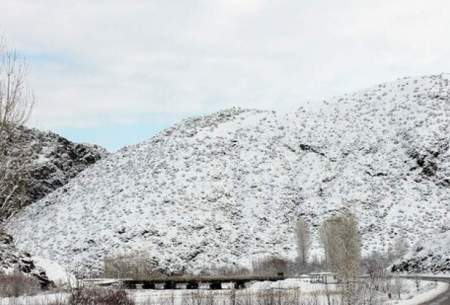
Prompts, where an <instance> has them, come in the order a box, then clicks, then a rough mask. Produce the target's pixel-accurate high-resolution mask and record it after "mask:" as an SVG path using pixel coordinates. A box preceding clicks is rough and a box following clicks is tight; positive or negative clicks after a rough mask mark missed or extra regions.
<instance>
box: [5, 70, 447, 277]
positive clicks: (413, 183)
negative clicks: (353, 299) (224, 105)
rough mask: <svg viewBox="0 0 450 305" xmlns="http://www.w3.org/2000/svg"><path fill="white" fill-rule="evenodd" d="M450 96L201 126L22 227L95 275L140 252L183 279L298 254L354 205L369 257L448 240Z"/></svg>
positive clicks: (20, 219)
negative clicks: (307, 232) (303, 236)
mask: <svg viewBox="0 0 450 305" xmlns="http://www.w3.org/2000/svg"><path fill="white" fill-rule="evenodd" d="M449 93H450V85H449V76H447V75H437V76H426V77H418V78H405V79H400V80H398V81H395V82H392V83H385V84H381V85H378V86H376V87H373V88H370V89H367V90H364V91H361V92H357V93H354V94H348V95H344V96H342V97H338V98H333V99H331V100H328V101H324V102H322V103H320V104H318V105H315V107H311V109H308V110H304V109H300V110H298V111H297V112H295V113H291V114H288V115H282V116H281V115H278V114H277V113H275V112H267V111H258V110H242V109H230V110H226V111H222V112H218V113H214V114H211V115H208V116H203V117H198V118H193V119H188V120H185V121H183V122H181V123H180V124H178V125H175V126H174V127H172V128H170V129H167V130H165V131H163V132H161V133H160V134H158V135H157V136H155V137H153V138H151V139H150V140H148V141H146V142H143V143H141V144H138V145H135V146H130V147H126V148H124V149H122V150H120V151H119V152H117V153H115V154H114V155H112V156H110V157H109V158H107V159H104V160H101V161H99V162H97V163H96V164H95V165H93V166H92V167H90V168H88V169H87V170H85V171H83V172H82V173H81V174H80V175H78V176H77V177H76V178H74V179H73V180H71V181H70V182H69V183H68V184H67V185H66V186H64V187H62V188H60V189H58V190H57V191H55V192H53V193H51V194H50V195H48V196H47V197H45V198H43V199H42V200H40V201H39V202H37V203H36V204H33V205H32V206H30V207H28V208H26V209H25V210H24V211H23V212H21V213H20V214H19V215H18V216H17V217H16V218H15V219H13V221H12V222H11V223H10V224H9V225H8V230H9V232H11V233H12V234H13V235H14V236H15V237H16V239H17V242H18V245H19V246H20V247H21V248H25V249H32V250H33V252H34V254H36V255H39V256H43V257H47V258H50V259H53V260H55V261H57V262H59V263H61V264H64V265H68V266H71V267H72V268H74V267H77V268H78V267H79V266H84V267H87V268H91V269H92V270H98V269H100V268H101V267H102V259H103V258H104V257H105V256H109V255H114V254H116V253H123V252H126V251H131V250H138V249H139V250H144V251H147V252H148V253H149V254H150V255H152V256H153V257H154V260H155V261H156V262H157V263H158V265H159V266H160V267H161V268H164V269H166V270H173V271H180V270H183V269H186V270H187V271H199V270H201V269H204V268H207V267H211V266H212V265H216V266H223V265H228V266H230V265H233V264H242V265H248V264H249V263H250V261H251V260H252V259H253V258H254V257H259V256H261V255H267V254H274V255H279V256H285V257H294V256H295V251H296V249H295V243H294V233H293V228H294V223H295V221H296V219H297V218H298V217H304V218H305V219H306V220H307V221H308V222H309V223H310V224H311V225H312V228H313V229H314V231H316V229H317V227H318V226H319V225H320V223H321V222H322V221H323V220H324V219H325V218H326V217H327V216H328V215H331V214H333V213H335V212H336V211H338V210H339V209H342V208H347V209H351V210H352V211H353V212H354V213H355V214H357V216H358V217H359V219H360V226H361V232H362V234H363V249H364V252H365V253H368V252H369V251H372V250H377V249H378V250H380V249H385V248H387V247H388V246H389V245H390V244H391V243H392V242H394V241H395V240H396V239H397V238H406V239H407V240H408V241H409V242H410V244H411V245H414V244H416V242H417V241H418V240H423V239H430V240H432V239H433V238H434V237H435V236H437V234H440V235H439V236H442V235H446V236H447V235H449V234H450V226H449V223H450V214H449V213H450V191H449V187H450V167H449V165H450V164H449V162H450V151H449V140H450V138H449V132H450V95H449ZM313 246H314V248H315V250H314V252H315V253H319V246H318V242H317V241H316V242H314V244H313ZM436 254H437V253H436Z"/></svg>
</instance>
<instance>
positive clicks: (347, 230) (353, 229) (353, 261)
mask: <svg viewBox="0 0 450 305" xmlns="http://www.w3.org/2000/svg"><path fill="white" fill-rule="evenodd" d="M321 231H322V234H321V235H322V238H321V239H322V242H324V243H325V244H324V249H325V257H326V258H327V261H328V265H329V267H330V268H331V270H332V271H333V272H335V273H336V274H337V276H338V278H339V279H340V280H341V281H342V282H343V284H344V285H345V291H344V293H343V298H344V300H343V301H344V304H348V305H350V304H353V303H354V297H355V282H356V276H357V275H358V274H359V270H360V263H361V244H360V236H359V231H358V221H357V219H356V217H355V216H354V215H352V214H351V213H349V212H344V213H343V214H341V215H338V216H332V217H330V218H328V219H326V220H325V222H324V223H323V225H322V230H321Z"/></svg>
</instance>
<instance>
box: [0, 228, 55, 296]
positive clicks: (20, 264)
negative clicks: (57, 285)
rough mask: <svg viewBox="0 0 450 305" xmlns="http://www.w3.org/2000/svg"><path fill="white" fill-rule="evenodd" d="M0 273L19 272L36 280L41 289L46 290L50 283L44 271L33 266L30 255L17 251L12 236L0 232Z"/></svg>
mask: <svg viewBox="0 0 450 305" xmlns="http://www.w3.org/2000/svg"><path fill="white" fill-rule="evenodd" d="M0 271H3V272H11V271H19V272H22V273H24V274H26V275H29V276H32V277H34V278H36V279H37V280H38V281H39V283H40V285H41V287H42V288H48V287H49V286H50V285H52V282H51V281H50V280H49V279H48V277H47V275H46V274H45V271H44V270H42V269H41V268H39V267H36V266H35V265H34V262H33V260H32V259H31V255H30V254H29V253H27V252H24V251H20V250H18V249H17V248H16V247H15V245H14V242H13V238H12V236H10V235H8V234H6V233H4V232H1V231H0Z"/></svg>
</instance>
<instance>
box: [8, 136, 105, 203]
mask: <svg viewBox="0 0 450 305" xmlns="http://www.w3.org/2000/svg"><path fill="white" fill-rule="evenodd" d="M10 145H11V146H14V147H16V148H21V149H22V150H30V152H31V158H32V160H33V161H32V163H31V166H30V168H29V179H28V182H27V186H26V187H25V189H26V191H27V196H26V200H25V202H24V204H23V205H25V206H26V205H29V204H30V203H32V202H35V201H37V200H39V199H41V198H43V197H44V196H46V195H47V194H49V193H51V192H52V191H54V190H56V189H57V188H59V187H61V186H63V185H65V184H66V183H67V182H69V180H70V179H72V178H74V177H75V176H76V175H78V174H79V173H80V172H81V171H83V170H84V169H86V168H87V167H88V166H90V165H92V164H94V163H95V162H97V161H98V160H100V159H102V158H104V157H106V156H107V155H108V152H107V151H106V150H105V149H103V148H101V147H99V146H96V145H88V144H78V143H73V142H70V141H69V140H67V139H65V138H63V137H61V136H59V135H57V134H55V133H52V132H43V131H39V130H37V129H28V128H25V127H21V128H20V130H19V132H18V136H17V137H15V140H14V143H10Z"/></svg>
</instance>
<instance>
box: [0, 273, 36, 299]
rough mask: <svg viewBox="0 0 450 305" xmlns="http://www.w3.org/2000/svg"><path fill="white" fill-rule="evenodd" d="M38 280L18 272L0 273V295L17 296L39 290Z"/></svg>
mask: <svg viewBox="0 0 450 305" xmlns="http://www.w3.org/2000/svg"><path fill="white" fill-rule="evenodd" d="M40 287H41V286H40V284H39V282H38V281H37V280H36V279H34V278H32V277H29V276H26V275H24V274H22V273H20V272H14V273H12V274H0V296H2V297H18V296H22V295H32V294H35V293H37V292H39V291H40Z"/></svg>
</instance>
